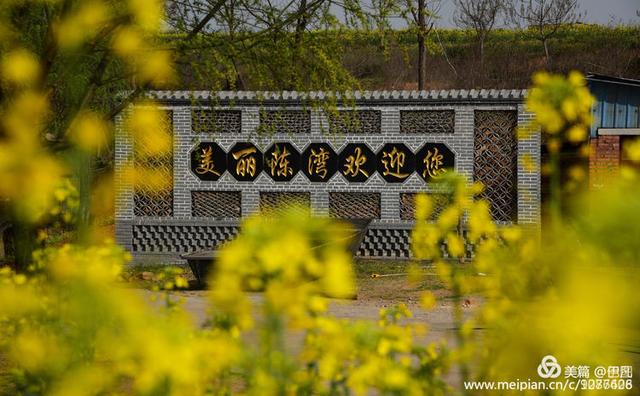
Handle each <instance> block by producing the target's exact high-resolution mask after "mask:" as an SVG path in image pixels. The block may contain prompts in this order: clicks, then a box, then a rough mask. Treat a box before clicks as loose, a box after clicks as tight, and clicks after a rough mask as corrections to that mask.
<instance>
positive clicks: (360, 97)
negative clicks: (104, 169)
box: [145, 89, 527, 105]
mask: <svg viewBox="0 0 640 396" xmlns="http://www.w3.org/2000/svg"><path fill="white" fill-rule="evenodd" d="M526 94H527V91H526V90H524V89H479V90H478V89H450V90H430V91H398V90H393V91H386V90H385V91H350V92H324V91H309V92H298V91H281V92H278V91H149V92H147V93H146V95H145V96H146V97H147V98H149V99H154V100H157V101H159V102H165V103H172V104H186V105H193V104H203V103H204V104H209V105H211V104H213V105H217V104H219V105H229V104H231V105H233V104H237V105H246V104H252V105H256V104H269V103H276V104H286V103H298V104H299V103H301V102H304V101H324V100H328V99H335V100H337V101H338V102H342V101H355V103H356V104H363V103H364V104H369V103H370V104H387V105H393V104H405V103H419V104H423V103H429V102H437V103H459V102H465V103H469V102H471V103H487V102H489V103H521V102H523V101H524V99H525V97H526Z"/></svg>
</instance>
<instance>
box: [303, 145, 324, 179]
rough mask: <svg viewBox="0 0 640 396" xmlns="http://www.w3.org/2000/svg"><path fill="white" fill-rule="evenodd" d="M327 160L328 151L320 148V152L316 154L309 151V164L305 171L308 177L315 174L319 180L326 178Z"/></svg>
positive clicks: (312, 150)
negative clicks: (307, 172)
mask: <svg viewBox="0 0 640 396" xmlns="http://www.w3.org/2000/svg"><path fill="white" fill-rule="evenodd" d="M328 160H329V151H327V150H325V149H324V147H320V150H318V152H316V151H315V150H314V149H311V155H310V156H309V164H308V166H307V170H308V171H309V174H310V175H313V174H316V175H318V176H320V177H321V178H323V179H324V178H325V177H327V161H328Z"/></svg>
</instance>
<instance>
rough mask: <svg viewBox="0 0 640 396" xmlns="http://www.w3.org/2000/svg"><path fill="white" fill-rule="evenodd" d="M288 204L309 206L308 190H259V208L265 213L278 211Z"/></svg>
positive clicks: (309, 196)
mask: <svg viewBox="0 0 640 396" xmlns="http://www.w3.org/2000/svg"><path fill="white" fill-rule="evenodd" d="M290 205H298V206H302V207H303V208H310V207H311V194H310V193H308V192H280V191H273V192H272V191H262V192H260V210H261V211H262V212H267V213H271V214H274V213H278V212H280V211H282V210H283V209H285V208H287V206H290Z"/></svg>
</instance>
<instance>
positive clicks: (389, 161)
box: [382, 147, 409, 179]
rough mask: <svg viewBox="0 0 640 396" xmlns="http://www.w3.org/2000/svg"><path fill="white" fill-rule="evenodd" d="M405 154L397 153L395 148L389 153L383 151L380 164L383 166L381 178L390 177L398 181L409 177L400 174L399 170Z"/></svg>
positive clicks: (402, 164)
mask: <svg viewBox="0 0 640 396" xmlns="http://www.w3.org/2000/svg"><path fill="white" fill-rule="evenodd" d="M404 161H405V153H403V152H402V151H398V149H397V148H396V147H394V148H393V150H391V152H387V151H384V152H383V153H382V164H383V165H384V172H383V173H382V175H383V176H387V175H391V176H394V177H397V178H399V179H404V178H406V177H408V176H409V174H408V173H401V172H400V168H402V167H403V166H404Z"/></svg>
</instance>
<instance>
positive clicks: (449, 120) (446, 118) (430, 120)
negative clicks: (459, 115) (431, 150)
mask: <svg viewBox="0 0 640 396" xmlns="http://www.w3.org/2000/svg"><path fill="white" fill-rule="evenodd" d="M454 126H455V111H453V110H401V111H400V133H425V134H432V133H453V130H454Z"/></svg>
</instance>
